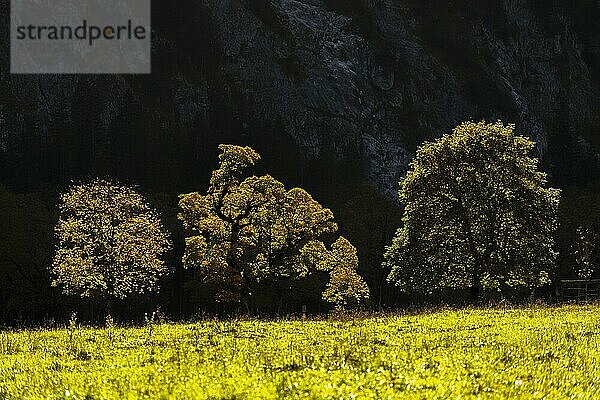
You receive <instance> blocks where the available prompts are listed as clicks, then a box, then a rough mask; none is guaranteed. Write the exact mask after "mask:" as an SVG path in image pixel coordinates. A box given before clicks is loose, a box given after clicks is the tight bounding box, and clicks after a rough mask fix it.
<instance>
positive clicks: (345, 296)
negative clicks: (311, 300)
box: [323, 237, 369, 309]
mask: <svg viewBox="0 0 600 400" xmlns="http://www.w3.org/2000/svg"><path fill="white" fill-rule="evenodd" d="M325 262H327V263H328V264H329V266H328V268H326V269H328V270H329V271H330V273H329V274H330V280H329V283H328V284H327V288H326V289H325V291H324V292H323V299H324V300H326V301H328V302H330V303H333V304H335V307H336V308H337V309H344V308H346V307H348V306H350V305H354V304H358V303H360V302H361V301H364V300H366V299H368V298H369V287H368V286H367V284H366V283H365V281H363V279H362V278H361V277H360V275H358V273H357V272H356V270H357V268H358V255H357V254H356V248H355V247H354V246H352V244H351V243H350V242H349V241H348V240H347V239H346V238H344V237H340V238H339V239H338V240H337V241H336V242H335V243H334V244H333V245H332V246H331V252H330V253H329V254H328V257H327V259H326V261H325Z"/></svg>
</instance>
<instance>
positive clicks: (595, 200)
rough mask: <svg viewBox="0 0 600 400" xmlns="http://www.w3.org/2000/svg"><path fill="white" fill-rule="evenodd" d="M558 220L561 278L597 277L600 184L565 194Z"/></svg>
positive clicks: (573, 189) (599, 235)
mask: <svg viewBox="0 0 600 400" xmlns="http://www.w3.org/2000/svg"><path fill="white" fill-rule="evenodd" d="M559 219H560V227H559V231H558V243H559V245H560V246H561V255H560V256H561V257H560V258H561V261H562V264H563V265H562V271H561V272H562V275H563V276H569V275H571V276H573V275H576V276H577V277H579V278H583V279H587V278H590V277H593V276H596V275H597V270H598V264H599V263H600V247H599V246H598V242H599V241H600V182H596V183H593V184H590V185H588V186H587V187H584V188H571V189H570V190H568V191H566V192H565V193H564V195H563V197H562V199H561V204H560V209H559Z"/></svg>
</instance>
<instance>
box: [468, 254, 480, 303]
mask: <svg viewBox="0 0 600 400" xmlns="http://www.w3.org/2000/svg"><path fill="white" fill-rule="evenodd" d="M479 271H481V265H480V263H477V264H476V265H475V271H473V281H472V282H471V290H470V299H471V304H473V305H477V304H479V300H480V296H481V278H480V277H479Z"/></svg>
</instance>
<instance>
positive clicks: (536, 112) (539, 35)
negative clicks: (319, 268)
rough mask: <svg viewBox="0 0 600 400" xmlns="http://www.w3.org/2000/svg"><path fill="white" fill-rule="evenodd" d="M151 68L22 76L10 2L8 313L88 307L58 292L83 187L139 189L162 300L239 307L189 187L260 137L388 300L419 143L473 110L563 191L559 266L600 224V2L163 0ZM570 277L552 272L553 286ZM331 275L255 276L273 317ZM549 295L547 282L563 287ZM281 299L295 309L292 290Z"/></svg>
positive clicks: (274, 162)
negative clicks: (66, 207) (228, 150)
mask: <svg viewBox="0 0 600 400" xmlns="http://www.w3.org/2000/svg"><path fill="white" fill-rule="evenodd" d="M152 6H153V13H152V14H153V21H152V24H153V26H152V29H153V32H152V35H153V50H152V70H153V72H152V74H151V75H147V76H144V75H128V76H120V75H96V76H94V75H64V76H51V75H39V76H34V75H10V74H9V65H10V62H9V61H10V60H9V31H8V29H9V18H10V17H9V16H10V13H9V4H8V2H7V1H6V0H0V40H2V43H1V46H2V51H0V319H3V320H7V321H15V320H22V321H40V320H44V319H47V318H57V319H64V318H65V316H67V315H68V314H69V312H70V311H71V310H73V309H77V310H80V312H82V313H88V314H91V313H92V312H94V306H93V305H92V304H86V302H82V301H79V300H77V299H69V298H66V297H64V296H62V295H60V290H59V289H57V288H50V285H49V282H50V279H49V277H48V272H47V270H48V267H49V265H50V262H51V257H52V251H53V246H54V239H53V233H52V229H53V225H54V223H55V221H56V218H57V214H56V203H57V199H58V194H59V193H60V192H61V191H63V190H65V188H67V187H68V185H69V184H70V183H71V182H73V181H75V182H77V181H81V180H85V179H88V178H90V177H95V176H100V177H111V178H114V179H118V180H121V181H123V182H126V183H130V184H135V185H138V186H139V188H140V190H141V191H143V192H144V193H145V194H146V195H147V196H148V199H149V201H150V202H151V203H152V204H153V205H154V206H155V207H156V208H158V210H159V211H160V212H161V214H162V215H163V217H164V220H165V224H166V225H167V227H168V228H169V229H170V231H171V232H172V233H173V238H174V241H175V250H174V251H173V252H172V253H171V255H170V259H169V265H171V266H172V267H173V274H171V276H170V277H168V278H166V279H165V280H164V282H163V285H162V286H163V290H162V291H161V293H160V294H159V295H157V296H155V297H153V298H151V299H132V300H130V301H127V302H124V303H123V304H121V305H120V308H118V310H117V314H119V313H121V315H122V317H123V318H135V317H136V316H138V317H139V315H142V314H143V312H144V311H148V310H151V309H154V308H155V307H156V306H157V305H160V307H161V308H162V309H163V310H164V312H165V313H167V314H168V315H170V316H172V317H189V316H190V315H192V314H194V313H198V312H207V313H214V312H221V313H223V312H226V311H227V310H226V309H225V308H219V307H220V306H218V305H216V304H215V303H214V301H213V300H212V289H211V288H209V287H206V286H205V285H202V284H201V283H200V282H199V280H198V278H197V277H196V275H195V273H194V271H183V270H182V267H181V262H180V259H181V254H182V249H183V243H182V240H183V233H182V232H181V228H180V225H179V223H178V222H177V220H176V213H177V209H176V205H177V195H178V194H180V193H185V192H190V191H196V190H199V191H203V190H205V189H206V187H207V182H208V178H209V175H210V171H211V170H212V169H213V168H214V167H215V166H216V162H217V159H216V155H217V145H218V144H219V143H235V144H241V145H250V146H252V147H254V148H255V149H256V150H258V151H259V152H260V153H261V155H262V156H263V160H262V161H261V164H260V166H259V168H258V169H257V171H256V173H264V172H267V171H268V172H269V173H270V174H272V175H274V176H275V177H276V178H278V179H280V180H282V181H283V182H284V183H286V185H287V186H288V187H291V186H294V185H300V186H302V187H304V188H306V189H307V190H308V191H309V192H310V193H311V194H312V195H313V196H314V197H315V198H316V199H318V200H319V201H320V202H321V203H322V204H324V205H326V206H328V207H330V208H332V210H333V211H334V213H335V215H336V217H337V220H338V223H339V224H340V231H341V233H342V234H344V235H346V236H347V237H348V238H349V239H350V240H351V241H352V242H353V243H354V244H355V245H356V246H357V247H358V249H359V256H360V258H361V266H360V270H361V273H362V274H363V276H365V277H366V279H367V281H368V283H369V286H370V288H371V292H372V297H373V303H372V306H373V307H378V306H380V305H381V306H383V307H397V306H405V305H407V304H410V303H417V302H419V303H421V302H423V301H435V299H436V298H438V299H439V298H443V299H445V300H446V301H455V300H456V301H458V300H459V299H460V298H461V294H460V293H454V294H452V296H449V297H448V296H443V297H440V296H437V297H436V296H434V297H433V298H426V297H422V298H418V297H414V296H411V297H408V296H403V295H401V294H400V293H397V292H396V291H395V290H394V289H393V288H392V287H390V286H389V285H387V284H386V283H385V282H384V278H385V275H386V272H385V271H382V270H381V269H380V263H381V255H382V254H383V251H384V246H385V245H386V244H387V243H389V241H390V239H391V236H392V235H393V232H394V231H395V229H396V228H397V226H398V225H399V223H400V217H401V209H400V208H399V206H398V204H397V200H396V191H397V182H398V180H399V179H400V178H401V176H402V175H403V174H404V172H405V171H406V168H407V165H408V163H409V162H410V159H411V158H412V156H413V155H414V151H415V149H416V147H417V146H418V145H419V144H420V143H422V142H423V141H424V140H429V139H433V138H435V137H439V136H440V135H441V134H443V133H446V132H449V131H450V130H451V129H452V128H453V127H454V126H456V125H457V124H458V123H460V122H461V121H464V120H468V119H473V120H480V119H487V120H490V121H491V120H496V119H502V120H503V121H504V122H510V123H515V124H516V130H517V132H518V133H519V134H523V135H527V136H530V137H531V138H533V139H534V140H535V141H536V143H537V147H536V154H535V155H536V156H538V157H540V158H541V160H542V163H541V165H542V168H543V169H544V170H545V171H546V172H548V174H549V176H550V181H551V184H552V185H553V186H555V187H559V188H561V189H563V190H564V196H563V203H562V205H561V230H560V231H559V233H558V234H557V243H558V244H557V246H558V249H559V250H560V251H561V257H560V260H559V261H560V262H559V268H558V270H557V274H556V277H566V276H572V275H573V263H574V261H573V257H572V245H573V243H574V237H575V235H574V231H575V228H576V227H577V226H579V225H581V224H587V225H590V226H592V227H593V228H594V229H596V231H597V232H600V229H599V228H598V225H599V224H598V221H600V215H599V211H598V207H597V206H596V204H598V201H600V196H599V195H598V194H599V192H600V191H599V190H598V189H599V183H598V182H599V181H600V156H599V149H600V135H598V130H599V126H600V125H599V123H600V96H599V89H600V2H598V1H593V0H588V1H586V0H579V1H575V0H574V1H559V0H556V1H553V0H548V1H534V0H521V1H518V0H512V1H475V0H472V1H468V0H459V1H452V2H440V1H433V0H431V1H422V0H402V1H401V0H355V1H348V0H321V1H319V0H302V1H295V0H277V1H275V0H273V1H262V0H245V1H244V0H212V1H210V0H180V1H176V2H168V1H159V0H154V1H153V4H152ZM556 277H555V278H556ZM325 279H326V277H323V276H317V277H314V278H313V279H311V280H308V281H306V282H302V283H296V284H292V283H287V282H282V283H281V285H280V287H264V288H260V290H258V291H257V293H261V295H260V296H259V297H260V298H259V299H257V304H258V311H260V312H270V313H274V312H280V313H289V312H299V311H300V309H301V305H302V304H307V305H308V308H309V311H310V312H323V311H326V309H327V308H326V306H325V305H324V304H323V303H322V302H321V301H320V300H319V294H320V291H321V290H322V288H323V286H324V284H325V281H326V280H325ZM551 294H552V289H551V288H548V289H547V290H545V292H544V293H541V295H543V296H544V297H546V298H551ZM284 300H285V301H284Z"/></svg>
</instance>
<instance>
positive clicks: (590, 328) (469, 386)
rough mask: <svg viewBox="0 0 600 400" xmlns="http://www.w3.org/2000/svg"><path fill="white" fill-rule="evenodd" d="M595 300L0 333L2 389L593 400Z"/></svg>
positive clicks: (97, 395)
mask: <svg viewBox="0 0 600 400" xmlns="http://www.w3.org/2000/svg"><path fill="white" fill-rule="evenodd" d="M599 313H600V308H599V307H598V306H587V307H563V308H527V309H503V310H460V311H453V310H445V311H440V312H435V313H427V314H423V315H397V316H379V317H373V318H366V319H360V320H352V321H327V320H304V321H212V320H209V321H202V322H198V323H195V324H159V323H150V324H149V325H148V326H146V327H140V328H131V327H130V328H123V327H118V326H113V327H106V328H102V329H94V328H78V327H76V326H75V327H71V328H65V329H58V330H42V329H36V330H31V331H27V330H23V331H18V332H7V331H4V332H0V366H1V367H0V398H6V399H24V398H27V399H32V400H37V399H40V400H41V399H70V398H77V399H140V398H150V399H161V398H163V399H199V400H201V399H482V398H493V399H517V398H519V399H597V398H599V397H600V370H599V368H600V363H599V360H600V347H599V346H598V315H599Z"/></svg>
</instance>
